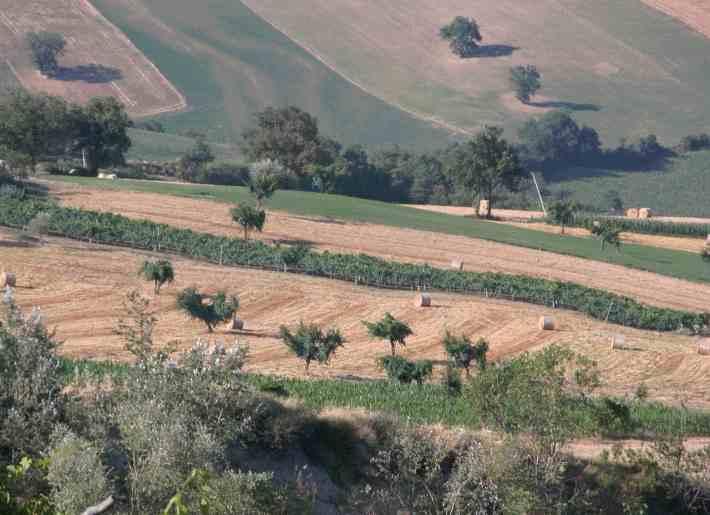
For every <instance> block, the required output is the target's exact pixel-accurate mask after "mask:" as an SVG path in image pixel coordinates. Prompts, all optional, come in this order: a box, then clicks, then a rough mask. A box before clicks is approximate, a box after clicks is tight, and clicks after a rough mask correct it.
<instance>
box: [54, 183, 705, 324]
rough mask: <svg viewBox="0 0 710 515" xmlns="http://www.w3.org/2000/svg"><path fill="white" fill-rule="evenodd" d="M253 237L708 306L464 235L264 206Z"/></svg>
mask: <svg viewBox="0 0 710 515" xmlns="http://www.w3.org/2000/svg"><path fill="white" fill-rule="evenodd" d="M47 184H48V186H49V187H50V189H51V191H52V193H53V194H54V196H55V197H57V198H58V199H59V200H60V202H61V203H62V204H64V205H67V206H73V207H81V208H85V209H91V210H96V211H110V212H115V213H120V214H122V215H124V216H128V217H131V218H139V219H140V218H143V219H150V220H154V221H157V222H161V223H167V224H171V225H173V226H177V227H185V228H190V229H193V230H196V231H202V232H212V233H215V234H224V235H229V236H233V237H241V236H242V231H241V230H240V228H239V227H238V226H237V225H235V224H234V223H232V222H231V217H230V215H229V209H230V206H229V205H228V204H223V203H218V202H214V201H210V200H198V199H191V198H185V197H175V196H169V195H160V194H155V193H139V192H130V191H119V190H108V189H106V190H98V189H91V188H88V187H82V186H75V185H68V184H58V183H47ZM254 237H258V238H261V239H263V240H268V241H278V242H293V241H296V240H300V241H305V242H309V243H311V244H313V246H314V247H315V248H317V249H320V250H330V251H337V252H346V253H347V252H352V253H361V252H362V253H366V254H370V255H376V256H381V257H383V258H386V259H391V260H396V261H403V262H418V263H422V262H424V263H429V264H431V265H433V266H439V267H449V266H451V263H452V261H459V260H460V261H463V263H464V269H465V270H471V271H493V272H505V273H512V274H523V275H530V276H538V277H544V278H548V279H558V280H563V281H572V282H576V283H579V284H584V285H587V286H592V287H596V288H601V289H605V290H608V291H612V292H616V293H619V294H622V295H628V296H631V297H634V298H637V299H639V300H640V301H642V302H645V303H648V304H651V305H654V306H660V307H669V308H676V309H688V310H693V311H707V310H708V308H709V307H710V301H708V299H710V285H703V284H698V283H692V282H689V281H683V280H680V279H674V278H671V277H666V276H661V275H657V274H652V273H649V272H642V271H639V270H632V269H630V268H625V267H622V266H618V265H610V264H607V263H603V262H599V261H592V260H586V259H581V258H576V257H571V256H563V255H560V254H554V253H551V252H545V251H538V250H534V249H527V248H523V247H516V246H512V245H505V244H501V243H495V242H491V241H484V240H478V239H474V238H468V237H465V236H453V235H448V234H441V233H435V232H426V231H416V230H412V229H401V228H397V227H385V226H380V225H372V224H356V223H345V222H340V221H337V220H321V219H313V218H306V217H301V216H295V215H289V214H287V213H282V212H270V213H269V216H268V219H267V223H266V227H265V230H264V232H263V233H261V234H256V235H254Z"/></svg>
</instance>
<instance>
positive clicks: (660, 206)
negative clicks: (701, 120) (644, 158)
mask: <svg viewBox="0 0 710 515" xmlns="http://www.w3.org/2000/svg"><path fill="white" fill-rule="evenodd" d="M570 176H571V177H576V178H574V179H571V180H567V179H566V177H570ZM558 177H559V180H554V179H556V178H552V179H553V180H548V183H547V184H548V187H549V189H550V190H551V191H553V192H554V191H558V190H560V189H565V190H568V191H570V192H572V194H573V198H574V199H575V200H577V201H578V202H581V203H584V204H587V205H595V206H598V207H603V208H605V209H606V208H607V207H608V206H606V205H605V203H604V198H603V195H604V194H605V193H606V192H607V191H610V190H611V191H616V192H618V193H619V195H620V196H621V198H622V200H623V201H624V205H626V206H628V207H639V206H641V207H650V208H652V209H653V210H654V212H655V213H658V214H667V215H673V216H697V217H709V216H710V151H703V152H693V153H691V154H688V155H685V156H681V157H677V158H672V159H670V160H669V162H668V163H667V165H666V166H664V167H661V166H659V167H657V168H656V169H652V170H648V171H646V170H644V171H619V170H599V169H593V168H574V169H570V170H565V171H563V172H561V173H560V174H559V176H558Z"/></svg>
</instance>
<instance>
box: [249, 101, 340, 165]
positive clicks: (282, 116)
mask: <svg viewBox="0 0 710 515" xmlns="http://www.w3.org/2000/svg"><path fill="white" fill-rule="evenodd" d="M255 118H256V120H255V121H256V126H255V127H253V128H251V129H249V130H247V131H245V132H244V134H243V143H242V149H243V151H244V153H245V154H246V156H247V157H248V158H249V159H250V160H251V161H259V160H262V159H273V160H276V161H279V162H280V163H281V164H283V165H284V166H285V167H286V168H288V169H289V170H292V171H293V172H294V173H295V174H296V175H298V176H299V177H302V176H304V175H305V173H306V167H307V166H308V165H310V164H322V163H323V160H324V159H325V155H324V154H327V152H324V149H323V148H322V147H321V144H322V140H321V138H320V137H319V134H318V121H317V120H316V119H315V118H314V117H313V116H311V115H310V114H308V113H306V112H304V111H302V110H300V109H298V108H297V107H286V108H283V109H275V108H273V107H269V108H267V109H265V110H264V111H262V112H260V113H257V114H256V116H255Z"/></svg>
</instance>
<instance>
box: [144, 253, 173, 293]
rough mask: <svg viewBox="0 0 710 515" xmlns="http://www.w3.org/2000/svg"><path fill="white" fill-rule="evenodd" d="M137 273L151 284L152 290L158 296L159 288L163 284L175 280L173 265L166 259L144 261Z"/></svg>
mask: <svg viewBox="0 0 710 515" xmlns="http://www.w3.org/2000/svg"><path fill="white" fill-rule="evenodd" d="M138 273H139V274H140V276H141V277H143V279H145V280H146V281H151V282H152V283H153V290H154V292H155V294H156V295H160V288H161V287H162V286H163V285H164V284H166V283H171V282H173V281H174V280H175V270H173V264H172V263H171V262H170V261H168V260H166V259H159V260H157V261H144V262H143V264H142V265H141V268H140V270H139V271H138Z"/></svg>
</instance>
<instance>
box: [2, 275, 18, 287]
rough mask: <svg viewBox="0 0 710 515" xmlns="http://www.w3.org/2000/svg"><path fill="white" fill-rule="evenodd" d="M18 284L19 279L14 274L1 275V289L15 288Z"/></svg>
mask: <svg viewBox="0 0 710 515" xmlns="http://www.w3.org/2000/svg"><path fill="white" fill-rule="evenodd" d="M16 283H17V277H15V274H13V273H12V272H3V273H2V274H0V285H1V286H0V287H2V288H6V287H7V286H9V287H11V288H14V287H15V284H16Z"/></svg>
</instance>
